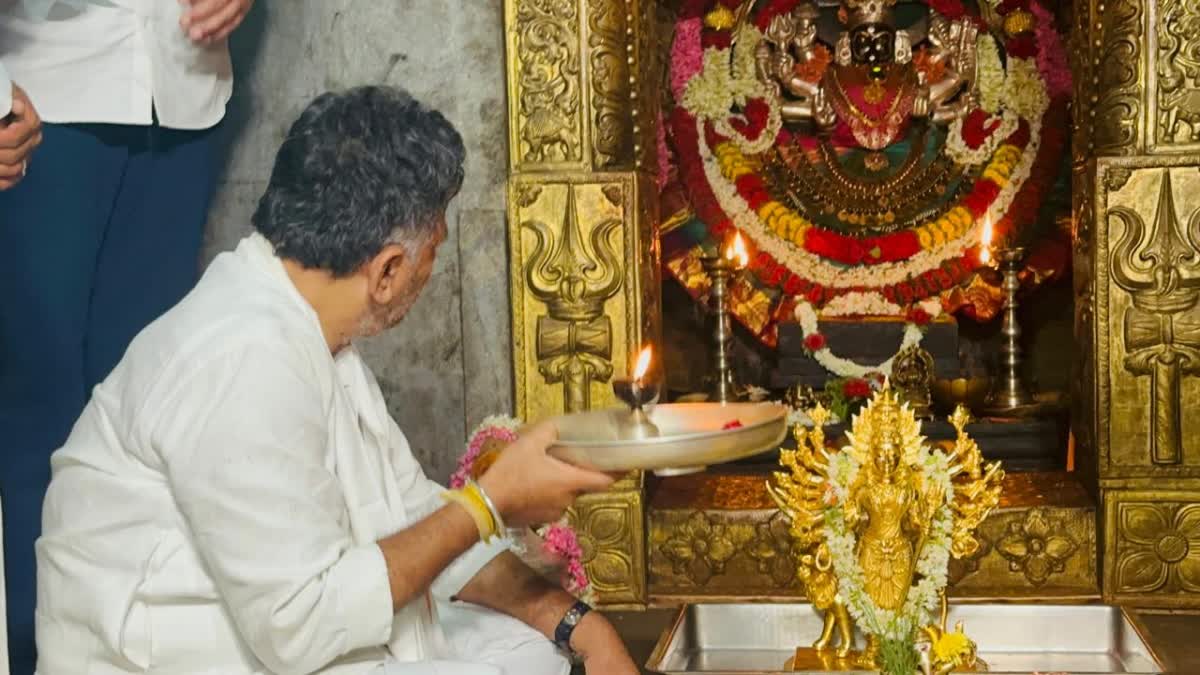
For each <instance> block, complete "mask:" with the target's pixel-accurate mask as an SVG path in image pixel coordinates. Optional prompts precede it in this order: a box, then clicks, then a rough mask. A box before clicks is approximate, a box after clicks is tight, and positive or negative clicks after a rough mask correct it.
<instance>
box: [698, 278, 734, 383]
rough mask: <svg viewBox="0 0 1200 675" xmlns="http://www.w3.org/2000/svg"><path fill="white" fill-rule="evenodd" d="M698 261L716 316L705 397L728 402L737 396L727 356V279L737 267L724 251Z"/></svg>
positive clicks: (730, 335) (730, 333) (730, 332)
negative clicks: (710, 283)
mask: <svg viewBox="0 0 1200 675" xmlns="http://www.w3.org/2000/svg"><path fill="white" fill-rule="evenodd" d="M700 263H701V264H702V265H703V266H704V271H705V272H706V273H707V274H708V276H709V278H710V279H712V290H711V292H710V295H709V302H710V303H711V307H712V311H713V314H714V315H715V317H716V321H715V325H714V327H713V334H712V335H713V362H712V376H711V377H712V383H711V385H710V386H709V389H708V400H709V401H713V402H716V403H729V402H731V401H736V400H737V398H738V396H737V389H738V387H737V381H736V379H735V377H734V373H733V361H732V359H731V358H730V343H731V342H732V341H733V323H732V322H731V321H730V317H729V279H730V277H732V276H733V273H734V272H736V271H737V269H738V267H737V265H736V264H735V261H734V260H733V259H732V258H730V257H729V256H726V255H713V256H704V257H702V258H701V259H700Z"/></svg>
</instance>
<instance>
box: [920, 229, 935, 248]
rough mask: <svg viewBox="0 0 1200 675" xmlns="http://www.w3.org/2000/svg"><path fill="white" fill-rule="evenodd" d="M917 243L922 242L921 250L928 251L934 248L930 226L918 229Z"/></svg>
mask: <svg viewBox="0 0 1200 675" xmlns="http://www.w3.org/2000/svg"><path fill="white" fill-rule="evenodd" d="M917 241H919V242H921V248H924V249H928V248H930V247H931V246H933V235H932V234H930V232H929V225H927V224H926V225H922V226H920V227H918V228H917Z"/></svg>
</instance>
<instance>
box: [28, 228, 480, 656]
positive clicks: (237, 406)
mask: <svg viewBox="0 0 1200 675" xmlns="http://www.w3.org/2000/svg"><path fill="white" fill-rule="evenodd" d="M51 463H52V469H53V479H52V481H51V484H50V489H49V492H48V494H47V496H46V502H45V508H44V514H43V534H42V537H41V539H39V540H38V543H37V558H38V608H37V639H38V652H39V656H40V659H41V660H40V662H39V664H38V669H39V673H40V674H41V675H77V674H79V673H88V674H89V675H114V674H117V673H133V672H138V673H141V672H146V669H148V668H150V667H151V666H153V670H154V672H159V673H167V674H170V673H189V674H192V673H197V674H199V673H211V674H213V675H217V674H218V673H219V674H220V675H247V674H251V673H266V672H270V673H279V674H282V675H289V674H293V673H294V674H303V673H311V672H322V673H339V674H361V673H369V672H370V671H371V670H373V669H374V668H376V667H377V666H379V664H381V663H383V662H385V661H387V660H396V661H400V662H411V661H418V660H423V659H432V658H444V657H445V656H446V650H447V647H446V642H445V636H444V635H443V633H442V629H441V626H440V625H439V622H438V619H437V616H436V614H437V612H436V608H435V605H434V603H433V602H432V601H431V599H430V597H429V596H424V597H419V598H417V599H416V600H414V601H413V602H412V603H411V604H410V605H409V606H408V607H405V608H404V609H403V610H402V611H401V612H400V613H398V614H396V615H395V616H393V614H392V607H391V594H390V590H389V584H388V575H387V570H386V569H385V565H384V559H383V554H382V552H381V551H380V549H379V547H378V546H377V545H376V543H375V542H376V541H377V540H379V539H380V538H383V537H385V536H387V535H388V534H391V533H393V532H395V531H397V530H400V529H402V528H404V527H406V526H408V525H410V524H412V523H413V522H415V521H417V520H418V519H420V518H422V517H424V516H425V515H427V514H428V513H430V512H432V511H433V510H434V509H436V508H437V507H439V506H440V505H441V499H440V496H439V495H440V492H441V488H440V486H438V485H436V484H435V483H433V482H432V481H430V480H428V479H427V478H426V477H425V475H424V474H423V472H422V471H421V468H420V466H419V465H418V463H417V461H416V459H415V458H414V457H413V454H412V452H411V451H410V449H409V446H408V443H407V442H406V440H405V438H404V435H403V434H402V433H401V432H400V429H399V428H398V427H397V426H396V424H395V422H394V421H393V420H392V418H391V416H390V415H389V414H388V412H387V407H386V405H385V403H384V400H383V396H382V394H381V393H380V391H379V387H378V385H377V384H376V383H375V380H374V378H373V377H372V376H371V373H370V372H369V371H368V369H367V368H366V366H365V365H364V363H363V362H362V360H361V359H360V357H359V356H358V354H357V353H356V352H355V351H354V350H353V349H347V350H343V351H342V352H341V353H339V355H338V356H337V357H336V358H335V357H333V356H332V355H331V354H330V352H329V348H328V346H327V345H326V343H325V340H324V338H323V336H322V334H321V330H320V325H319V323H318V321H317V316H316V314H315V312H314V311H313V310H312V308H311V307H310V306H309V305H308V304H307V303H306V302H305V300H304V299H303V297H302V296H300V294H299V293H298V292H297V291H296V290H295V287H294V286H293V285H292V284H291V282H290V280H289V279H288V277H287V275H286V272H285V271H284V269H283V266H282V264H281V262H280V261H279V260H278V259H277V258H275V257H274V255H273V253H272V251H271V246H270V244H269V243H267V242H266V240H265V239H263V238H261V237H259V236H258V235H254V236H252V237H249V238H247V239H245V240H243V242H242V243H241V244H240V245H239V247H238V249H237V250H236V251H234V252H232V253H225V254H222V255H220V256H218V257H217V258H216V259H215V260H214V261H213V263H212V265H211V266H210V267H209V269H208V271H207V272H206V273H205V276H204V278H203V279H202V280H201V282H200V284H199V285H198V286H197V288H196V289H195V290H194V291H193V292H192V293H191V294H189V295H188V296H187V297H186V298H185V299H184V300H183V301H182V302H181V303H180V304H179V305H178V306H176V307H175V308H174V309H172V310H171V311H169V312H168V313H167V314H166V315H165V316H163V317H162V318H161V319H159V320H158V321H156V322H154V323H153V324H151V326H150V327H148V328H147V329H146V330H145V331H143V332H142V333H141V334H140V335H139V336H138V337H137V338H136V339H135V340H134V341H133V344H132V345H131V346H130V348H129V350H128V352H127V353H126V355H125V358H124V359H123V360H122V361H121V363H120V364H119V365H118V366H117V368H116V369H115V370H114V372H113V373H112V375H111V376H109V378H108V379H106V380H105V381H104V382H103V383H102V384H101V385H100V386H99V387H97V389H96V391H95V392H94V394H93V397H92V400H91V402H90V403H89V404H88V406H87V408H86V409H85V411H84V413H83V415H82V417H81V418H80V420H79V422H78V423H77V424H76V426H75V428H74V430H73V431H72V433H71V436H70V438H69V439H68V440H67V443H66V445H65V446H64V447H63V448H62V449H60V450H59V451H58V452H56V453H55V454H54V456H53V458H52V462H51ZM502 549H503V546H502V545H500V544H493V545H492V546H483V545H479V546H476V547H475V548H473V549H472V550H471V551H469V552H468V554H467V555H465V556H463V557H461V558H459V560H457V561H456V562H455V563H454V564H453V565H452V566H451V568H450V569H448V570H447V571H446V572H445V573H444V574H443V575H442V576H441V577H439V579H438V582H437V583H435V585H434V589H433V590H434V593H436V594H437V595H438V596H440V597H448V596H449V595H451V594H453V593H457V592H458V591H459V590H460V589H461V588H462V586H463V585H464V584H465V583H466V582H467V581H468V580H469V579H470V578H471V577H473V576H474V575H475V573H476V572H478V570H479V569H480V568H481V567H482V566H483V565H484V564H486V563H487V562H488V561H489V560H491V559H492V557H494V556H495V555H496V554H497V553H498V552H499V551H500V550H502Z"/></svg>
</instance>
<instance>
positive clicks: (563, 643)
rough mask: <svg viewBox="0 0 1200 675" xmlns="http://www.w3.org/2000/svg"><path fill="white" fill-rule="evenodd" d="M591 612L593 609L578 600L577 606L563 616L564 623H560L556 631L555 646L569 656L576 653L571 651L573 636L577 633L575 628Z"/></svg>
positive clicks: (572, 606) (573, 606)
mask: <svg viewBox="0 0 1200 675" xmlns="http://www.w3.org/2000/svg"><path fill="white" fill-rule="evenodd" d="M590 611H592V608H591V607H589V606H588V604H587V603H586V602H583V601H580V600H576V601H575V604H574V605H571V608H570V609H568V610H567V613H566V614H565V615H563V618H562V621H559V622H558V627H557V628H555V629H554V644H555V645H557V646H558V648H559V649H561V650H563V651H564V652H566V653H568V654H573V653H574V650H573V649H571V634H572V633H574V632H575V627H576V626H578V625H579V622H580V621H581V620H583V617H584V615H585V614H587V613H588V612H590Z"/></svg>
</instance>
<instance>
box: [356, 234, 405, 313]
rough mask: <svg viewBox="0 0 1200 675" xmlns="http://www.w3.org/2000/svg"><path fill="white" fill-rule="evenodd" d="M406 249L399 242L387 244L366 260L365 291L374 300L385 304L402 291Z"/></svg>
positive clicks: (364, 268)
mask: <svg viewBox="0 0 1200 675" xmlns="http://www.w3.org/2000/svg"><path fill="white" fill-rule="evenodd" d="M407 267H408V251H407V250H406V249H405V248H404V247H403V246H401V245H399V244H388V245H386V246H384V247H383V250H382V251H380V252H379V253H378V254H376V255H375V257H374V258H371V259H370V260H368V261H367V264H366V265H364V266H363V271H364V272H365V273H366V275H367V292H368V293H369V294H370V296H371V299H372V300H374V301H375V302H377V303H379V304H382V305H386V304H390V303H391V301H392V300H393V299H394V298H395V297H396V296H397V295H399V294H400V293H402V292H403V291H404V286H405V284H404V279H405V276H406V269H407Z"/></svg>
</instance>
